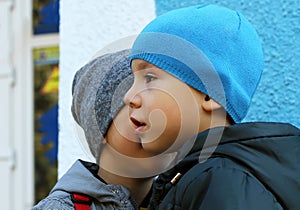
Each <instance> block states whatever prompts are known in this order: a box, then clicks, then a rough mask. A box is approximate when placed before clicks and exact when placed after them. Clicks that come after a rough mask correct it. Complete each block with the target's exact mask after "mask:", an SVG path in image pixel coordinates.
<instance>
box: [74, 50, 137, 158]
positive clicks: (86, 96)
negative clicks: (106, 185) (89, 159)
mask: <svg viewBox="0 0 300 210" xmlns="http://www.w3.org/2000/svg"><path fill="white" fill-rule="evenodd" d="M129 52H130V50H122V51H118V52H116V53H110V54H105V55H102V56H99V57H97V58H95V59H94V60H92V61H90V62H89V63H87V64H86V65H85V66H83V67H82V68H81V69H80V70H78V71H77V72H76V74H75V76H74V80H73V85H72V95H73V100H72V107H71V111H72V114H73V117H74V119H75V121H76V122H77V123H78V124H79V125H80V127H81V128H82V129H83V131H84V134H85V138H86V141H87V143H88V145H89V149H90V151H91V153H92V154H93V156H94V157H95V159H96V161H98V159H99V152H100V146H101V141H102V140H103V137H104V136H105V135H106V133H107V130H108V129H109V126H110V124H111V123H112V120H113V119H114V118H115V117H116V115H117V114H118V112H119V111H120V109H121V108H122V107H123V106H124V102H123V97H124V95H125V93H126V92H127V90H128V89H129V88H130V87H131V85H132V83H133V76H132V74H131V68H130V65H129Z"/></svg>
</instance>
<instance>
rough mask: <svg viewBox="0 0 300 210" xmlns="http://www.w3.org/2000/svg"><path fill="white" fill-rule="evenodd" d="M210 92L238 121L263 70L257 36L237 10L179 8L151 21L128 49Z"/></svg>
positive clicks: (216, 7) (191, 84)
mask: <svg viewBox="0 0 300 210" xmlns="http://www.w3.org/2000/svg"><path fill="white" fill-rule="evenodd" d="M135 58H139V59H142V60H145V61H147V62H149V63H152V64H153V65H155V66H157V67H159V68H161V69H163V70H164V71H166V72H168V73H170V74H171V75H173V76H175V77H177V78H178V79H180V80H181V81H183V82H184V83H186V84H188V85H190V86H191V87H193V88H195V89H197V90H199V91H200V92H202V93H204V94H207V95H209V96H210V97H211V98H213V99H214V100H216V101H217V102H218V103H219V104H221V105H222V106H223V107H224V108H225V109H226V111H227V113H228V114H229V115H230V116H231V117H232V119H233V120H234V121H235V122H236V123H238V122H240V121H241V120H242V119H243V118H244V117H245V116H246V114H247V111H248V109H249V106H250V102H251V99H252V96H253V94H254V92H255V90H256V88H257V85H258V83H259V80H260V77H261V74H262V70H263V63H264V59H263V52H262V47H261V43H260V40H259V37H258V35H257V33H256V31H255V29H254V28H253V26H252V25H251V24H250V23H249V22H248V20H247V19H246V18H245V17H244V16H243V15H242V14H241V13H240V12H236V11H233V10H230V9H228V8H225V7H221V6H216V5H201V6H199V5H198V6H192V7H187V8H181V9H177V10H173V11H170V12H168V13H165V14H163V15H161V16H159V17H157V18H156V19H154V20H153V21H152V22H150V23H149V24H148V25H147V26H146V27H145V28H144V29H143V31H142V32H141V33H140V34H139V35H138V37H137V39H136V41H135V43H134V45H133V48H132V51H131V57H130V59H131V61H132V60H133V59H135Z"/></svg>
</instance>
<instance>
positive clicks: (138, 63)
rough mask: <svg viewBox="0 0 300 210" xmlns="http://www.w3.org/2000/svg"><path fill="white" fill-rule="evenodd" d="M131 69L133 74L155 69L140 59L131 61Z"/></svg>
mask: <svg viewBox="0 0 300 210" xmlns="http://www.w3.org/2000/svg"><path fill="white" fill-rule="evenodd" d="M131 68H132V71H133V72H136V71H139V70H144V69H149V68H157V67H156V66H154V65H153V64H151V63H149V62H147V61H144V60H141V59H133V60H132V63H131Z"/></svg>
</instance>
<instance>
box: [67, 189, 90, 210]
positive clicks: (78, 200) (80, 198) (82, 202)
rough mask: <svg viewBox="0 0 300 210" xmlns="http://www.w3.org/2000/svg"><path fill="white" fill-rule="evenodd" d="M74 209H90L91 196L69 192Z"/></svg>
mask: <svg viewBox="0 0 300 210" xmlns="http://www.w3.org/2000/svg"><path fill="white" fill-rule="evenodd" d="M71 198H72V201H73V203H74V206H75V210H90V205H91V200H92V199H91V197H90V196H88V195H84V194H78V193H73V194H71Z"/></svg>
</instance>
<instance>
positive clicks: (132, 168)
mask: <svg viewBox="0 0 300 210" xmlns="http://www.w3.org/2000/svg"><path fill="white" fill-rule="evenodd" d="M131 84H132V74H131V69H130V66H129V50H123V51H119V52H116V53H111V54H105V55H102V56H99V57H97V58H96V59H94V60H92V61H90V62H89V63H88V64H86V65H85V66H84V67H82V68H81V69H80V70H79V71H77V73H76V75H75V77H74V80H73V87H72V94H73V101H72V114H73V117H74V119H75V121H76V122H77V123H78V125H80V127H81V128H82V129H83V131H84V134H85V139H81V140H82V141H87V143H88V146H89V149H90V151H91V153H92V154H93V156H94V157H95V159H96V162H97V163H98V164H99V166H98V165H97V164H95V163H91V162H85V161H82V160H77V161H76V162H75V163H74V164H73V166H72V167H71V168H70V169H69V170H68V171H67V172H66V173H65V174H64V175H63V176H62V177H61V178H60V180H59V181H58V182H57V183H56V185H55V186H54V188H53V189H52V190H51V192H50V194H49V195H48V196H47V197H46V198H45V199H43V200H42V201H40V202H39V203H38V204H37V205H36V206H34V207H33V209H65V210H67V209H70V210H71V209H74V208H75V209H103V210H107V209H126V210H127V209H138V206H141V205H142V201H143V199H144V198H145V197H146V195H147V193H148V192H149V189H150V188H151V184H152V177H153V176H154V174H153V173H152V171H153V169H152V166H153V161H155V160H152V159H151V158H150V159H148V157H151V156H152V155H151V154H150V153H148V152H146V151H144V150H143V149H142V148H141V146H140V143H139V140H138V138H137V136H136V135H135V134H134V130H133V128H132V127H131V126H130V124H129V119H128V116H127V113H126V112H125V107H124V103H123V97H124V94H125V92H126V91H127V90H128V88H129V87H130V85H131ZM141 159H142V162H141ZM160 161H161V163H160V164H162V163H163V161H162V159H160ZM146 164H148V165H146ZM151 164H152V165H151ZM158 165H159V164H158ZM147 166H148V167H147ZM156 166H157V165H156ZM161 167H162V168H164V167H165V166H164V165H162V166H161Z"/></svg>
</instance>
